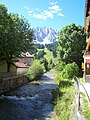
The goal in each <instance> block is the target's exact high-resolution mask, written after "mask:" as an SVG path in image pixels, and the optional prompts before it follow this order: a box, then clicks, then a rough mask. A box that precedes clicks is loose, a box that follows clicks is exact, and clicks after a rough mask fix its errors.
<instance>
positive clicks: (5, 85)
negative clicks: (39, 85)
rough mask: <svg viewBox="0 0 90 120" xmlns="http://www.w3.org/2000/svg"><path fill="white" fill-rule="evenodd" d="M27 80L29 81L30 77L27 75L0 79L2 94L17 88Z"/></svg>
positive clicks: (0, 92) (0, 91) (0, 93)
mask: <svg viewBox="0 0 90 120" xmlns="http://www.w3.org/2000/svg"><path fill="white" fill-rule="evenodd" d="M27 82H28V77H27V76H26V75H21V76H15V77H10V78H6V79H5V80H2V81H0V95H2V94H4V93H6V92H8V91H10V90H12V89H14V88H17V87H19V86H21V85H23V84H25V83H27Z"/></svg>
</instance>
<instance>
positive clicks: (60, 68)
mask: <svg viewBox="0 0 90 120" xmlns="http://www.w3.org/2000/svg"><path fill="white" fill-rule="evenodd" d="M65 65H66V64H65V63H64V62H60V63H59V64H58V65H57V66H56V67H55V68H56V70H57V71H58V72H61V71H62V70H63V69H64V68H65Z"/></svg>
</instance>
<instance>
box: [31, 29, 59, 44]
mask: <svg viewBox="0 0 90 120" xmlns="http://www.w3.org/2000/svg"><path fill="white" fill-rule="evenodd" d="M33 31H34V34H35V37H36V42H37V43H40V44H50V43H54V42H56V41H57V38H58V36H59V31H58V30H56V29H53V28H51V27H50V28H47V27H43V28H42V27H40V28H39V27H36V28H33Z"/></svg>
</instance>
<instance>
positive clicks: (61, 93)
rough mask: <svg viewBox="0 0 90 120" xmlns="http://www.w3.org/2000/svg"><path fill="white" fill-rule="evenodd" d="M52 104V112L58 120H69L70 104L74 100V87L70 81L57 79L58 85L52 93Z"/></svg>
mask: <svg viewBox="0 0 90 120" xmlns="http://www.w3.org/2000/svg"><path fill="white" fill-rule="evenodd" d="M52 94H53V98H52V102H53V104H54V111H55V113H56V115H57V116H58V119H59V120H69V116H70V112H71V108H72V102H73V98H74V87H73V84H72V81H71V80H68V79H63V78H62V79H59V85H58V87H57V88H56V90H54V91H53V93H52Z"/></svg>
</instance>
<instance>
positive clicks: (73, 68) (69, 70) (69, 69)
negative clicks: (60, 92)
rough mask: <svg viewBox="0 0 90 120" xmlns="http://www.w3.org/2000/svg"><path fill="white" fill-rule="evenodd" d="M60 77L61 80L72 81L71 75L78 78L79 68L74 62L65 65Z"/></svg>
mask: <svg viewBox="0 0 90 120" xmlns="http://www.w3.org/2000/svg"><path fill="white" fill-rule="evenodd" d="M60 75H61V76H62V77H63V78H66V79H72V78H73V75H76V76H79V67H78V65H77V64H76V63H75V62H73V63H70V64H67V65H66V66H65V68H64V69H63V71H62V72H61V73H60Z"/></svg>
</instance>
